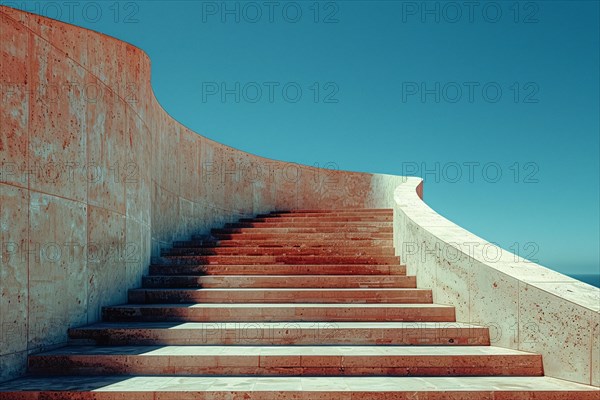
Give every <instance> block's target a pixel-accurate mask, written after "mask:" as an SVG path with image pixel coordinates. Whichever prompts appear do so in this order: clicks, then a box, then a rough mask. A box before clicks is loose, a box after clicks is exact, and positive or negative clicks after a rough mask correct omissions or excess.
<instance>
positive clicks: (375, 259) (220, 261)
mask: <svg viewBox="0 0 600 400" xmlns="http://www.w3.org/2000/svg"><path fill="white" fill-rule="evenodd" d="M162 261H164V262H165V263H167V264H170V265H193V264H199V265H235V264H244V265H253V264H254V265H255V264H262V265H268V264H302V265H305V264H363V265H365V264H379V265H399V264H400V257H396V256H369V255H360V256H309V255H302V256H293V255H281V256H277V255H276V256H221V255H217V256H164V257H162Z"/></svg>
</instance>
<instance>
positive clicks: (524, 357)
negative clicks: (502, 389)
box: [29, 346, 543, 377]
mask: <svg viewBox="0 0 600 400" xmlns="http://www.w3.org/2000/svg"><path fill="white" fill-rule="evenodd" d="M192 360H193V361H192ZM57 365H60V368H56V366H57ZM29 372H30V373H36V374H45V375H58V374H60V375H64V374H80V375H136V374H137V375H162V376H174V375H233V376H236V375H238V376H240V375H259V376H277V375H284V376H290V375H293V376H418V377H424V376H541V375H542V374H543V368H542V357H541V356H540V355H537V354H531V353H525V352H522V351H516V350H508V349H503V348H500V347H491V346H462V347H450V346H405V347H401V346H343V347H341V346H298V347H296V346H262V347H258V346H165V347H156V346H121V347H94V346H67V347H64V348H61V349H57V350H53V351H49V352H46V353H42V354H37V355H33V356H30V357H29Z"/></svg>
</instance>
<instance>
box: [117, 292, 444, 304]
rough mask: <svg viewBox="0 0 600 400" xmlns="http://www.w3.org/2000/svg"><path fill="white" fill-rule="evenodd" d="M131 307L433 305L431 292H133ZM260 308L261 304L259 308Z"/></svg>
mask: <svg viewBox="0 0 600 400" xmlns="http://www.w3.org/2000/svg"><path fill="white" fill-rule="evenodd" d="M128 301H129V302H130V303H138V304H139V303H151V304H157V303H432V294H431V289H396V288H393V289H388V288H376V289H365V288H361V289H328V290H323V289H288V288H284V289H255V288H250V289H248V288H233V289H130V290H129V293H128ZM256 306H257V307H258V306H259V304H257V305H256Z"/></svg>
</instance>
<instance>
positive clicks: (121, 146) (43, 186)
mask: <svg viewBox="0 0 600 400" xmlns="http://www.w3.org/2000/svg"><path fill="white" fill-rule="evenodd" d="M0 91H1V92H0V95H1V103H0V163H1V165H0V244H1V250H2V253H1V254H2V258H1V260H0V262H1V263H0V294H1V296H0V381H1V380H5V379H9V378H12V377H15V376H17V375H19V374H21V373H23V372H24V369H25V365H26V356H27V354H28V353H31V352H36V351H40V350H43V349H45V348H48V347H51V346H55V345H60V344H64V343H65V342H66V340H67V335H66V333H67V328H69V327H73V326H79V325H83V324H87V323H92V322H95V321H97V320H98V319H99V318H100V313H101V307H102V306H104V305H110V304H118V303H124V302H125V301H126V291H127V288H130V287H136V286H138V285H139V282H140V278H141V276H142V275H143V274H144V273H145V272H146V271H147V267H148V265H149V263H150V258H151V255H158V254H159V250H160V248H161V247H165V246H169V245H170V243H171V242H172V241H173V240H177V239H184V238H187V237H189V235H190V234H192V233H206V232H208V230H209V229H210V228H211V227H215V226H219V225H221V224H222V223H224V222H227V221H232V220H235V219H237V218H239V217H241V216H246V215H249V214H254V213H259V212H267V211H271V210H275V209H293V208H339V207H364V206H380V205H381V204H377V203H378V200H377V199H376V198H375V199H374V198H373V196H371V175H368V174H358V173H346V172H337V171H326V170H319V169H315V168H309V167H304V166H299V165H295V164H288V163H283V162H276V161H272V160H267V159H263V158H260V157H256V156H253V155H250V154H247V153H243V152H240V151H237V150H234V149H231V148H229V147H227V146H224V145H221V144H218V143H215V142H213V141H211V140H208V139H206V138H204V137H201V136H199V135H197V134H195V133H194V132H192V131H190V130H189V129H187V128H185V127H183V126H181V125H180V124H178V123H177V122H176V121H174V120H173V119H171V118H170V117H169V116H168V114H167V113H166V112H165V111H164V110H163V109H162V108H161V107H160V105H159V104H158V103H157V101H156V100H155V98H154V95H153V93H152V89H151V87H150V62H149V60H148V58H147V56H146V55H145V54H144V53H143V52H142V51H140V50H139V49H137V48H135V47H133V46H131V45H128V44H126V43H123V42H120V41H118V40H115V39H112V38H109V37H106V36H103V35H100V34H97V33H94V32H90V31H86V30H84V29H80V28H77V27H73V26H70V25H67V24H63V23H60V22H57V21H52V20H48V19H45V18H42V17H38V16H35V15H32V14H27V13H23V12H20V11H16V10H13V9H10V8H6V7H0ZM257 140H260V139H259V138H257Z"/></svg>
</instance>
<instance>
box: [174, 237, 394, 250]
mask: <svg viewBox="0 0 600 400" xmlns="http://www.w3.org/2000/svg"><path fill="white" fill-rule="evenodd" d="M217 246H218V247H266V248H269V247H307V248H308V247H317V248H331V247H334V248H338V247H379V246H382V247H393V246H394V243H393V241H392V240H391V239H373V240H368V239H365V240H361V241H360V242H358V243H357V242H356V241H354V240H343V239H342V240H324V239H323V240H321V239H320V240H310V239H309V240H277V239H271V240H247V239H240V240H218V241H210V240H187V241H178V242H174V243H173V247H175V248H179V247H206V248H215V247H217Z"/></svg>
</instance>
